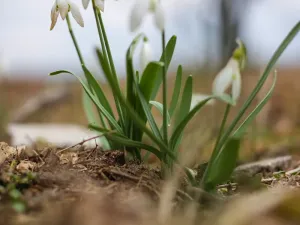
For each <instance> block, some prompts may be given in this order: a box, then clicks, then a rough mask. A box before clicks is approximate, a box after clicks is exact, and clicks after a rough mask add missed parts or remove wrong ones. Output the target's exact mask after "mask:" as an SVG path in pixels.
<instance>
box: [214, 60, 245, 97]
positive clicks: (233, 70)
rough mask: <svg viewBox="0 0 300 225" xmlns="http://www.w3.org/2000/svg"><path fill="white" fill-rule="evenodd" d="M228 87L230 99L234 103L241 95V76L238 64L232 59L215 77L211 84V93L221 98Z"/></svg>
mask: <svg viewBox="0 0 300 225" xmlns="http://www.w3.org/2000/svg"><path fill="white" fill-rule="evenodd" d="M230 86H231V97H232V99H233V100H234V102H236V100H237V99H238V98H239V96H240V93H241V74H240V68H239V62H238V61H237V60H235V59H232V58H231V59H230V60H229V62H228V63H227V65H226V66H225V67H224V68H223V69H222V70H221V71H220V72H219V74H218V75H217V76H216V78H215V80H214V83H213V93H214V94H215V95H218V96H222V95H224V93H225V91H226V90H227V88H229V87H230Z"/></svg>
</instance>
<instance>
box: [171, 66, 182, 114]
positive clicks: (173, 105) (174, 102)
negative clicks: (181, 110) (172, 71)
mask: <svg viewBox="0 0 300 225" xmlns="http://www.w3.org/2000/svg"><path fill="white" fill-rule="evenodd" d="M181 80H182V66H181V65H180V66H178V69H177V75H176V80H175V86H174V90H173V95H172V100H171V103H170V108H169V114H170V117H172V116H173V113H174V112H175V109H176V106H177V104H178V100H179V96H180V89H181Z"/></svg>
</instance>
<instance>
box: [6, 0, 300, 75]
mask: <svg viewBox="0 0 300 225" xmlns="http://www.w3.org/2000/svg"><path fill="white" fill-rule="evenodd" d="M73 1H74V2H76V3H78V5H80V7H81V12H82V13H83V18H84V21H85V28H81V27H79V26H78V25H77V24H76V23H75V21H74V20H72V22H73V27H74V30H75V33H76V36H77V38H78V42H79V43H80V46H81V49H82V52H83V55H84V57H85V60H86V62H87V64H88V66H89V67H90V68H91V70H93V71H96V70H97V68H98V67H97V63H96V57H95V55H94V47H95V46H96V45H98V43H99V42H98V36H97V32H96V27H95V22H94V17H93V13H92V8H91V5H90V6H89V8H88V10H87V11H84V10H83V8H82V6H81V0H73ZM134 1H135V0H119V1H114V0H107V1H106V3H105V4H106V5H105V8H106V9H105V13H104V20H105V24H106V27H107V32H108V36H109V39H110V40H111V48H112V52H113V57H114V59H115V62H116V66H117V70H118V71H120V72H122V71H124V68H125V65H124V64H125V51H126V49H127V47H128V45H129V43H130V42H131V40H132V38H133V37H134V36H135V35H136V33H135V34H132V33H130V32H129V29H128V27H129V25H128V22H129V21H128V18H129V13H130V9H131V7H132V5H133V3H134ZM162 1H163V5H164V7H165V11H166V14H167V37H170V36H171V35H172V34H176V35H177V36H178V45H177V48H176V53H175V62H174V63H175V64H176V63H178V62H179V61H180V62H181V61H183V62H182V64H183V65H195V64H197V65H202V63H204V59H205V54H206V52H207V51H209V52H212V53H213V54H212V55H211V57H212V58H213V59H216V58H217V54H216V49H217V45H216V41H217V35H218V34H216V33H212V35H211V37H208V38H209V40H210V44H209V45H206V44H205V43H206V40H207V39H206V37H205V35H204V34H205V31H204V28H203V25H204V21H205V20H206V21H207V22H208V23H210V24H215V25H217V24H216V21H217V19H218V18H217V12H216V10H215V9H214V7H213V6H214V4H213V3H214V2H216V1H218V0H162ZM243 1H246V0H237V2H239V3H241V2H243ZM53 2H54V0H13V1H12V0H0V62H3V64H4V66H5V69H6V70H7V71H9V73H10V74H13V76H14V77H12V78H18V77H20V76H22V74H26V75H34V76H39V77H40V78H41V77H42V76H45V77H46V76H47V74H48V73H49V72H51V71H54V70H58V69H68V70H72V71H75V72H76V71H80V65H79V63H78V59H77V55H76V54H75V50H74V47H73V45H72V42H71V39H70V36H69V34H68V31H67V26H66V23H65V22H63V21H62V20H61V19H60V18H59V19H58V22H57V25H56V27H55V28H54V30H53V31H51V32H50V31H49V26H50V10H51V7H52V5H53ZM251 2H252V3H251V4H249V5H248V6H247V8H246V10H245V11H244V12H243V15H244V20H243V23H242V33H241V38H242V40H244V42H245V43H246V45H247V47H248V51H249V57H250V59H251V61H252V62H255V63H258V62H260V63H261V64H264V63H266V62H267V60H268V59H269V58H270V57H271V55H272V54H273V52H274V51H275V49H276V47H277V46H278V45H279V43H280V42H281V41H282V39H283V38H284V37H285V36H286V34H287V33H288V32H289V30H290V29H291V28H292V27H293V26H294V25H295V23H296V22H298V21H299V19H300V1H299V0H253V1H251ZM139 31H144V32H145V33H146V34H147V35H148V37H149V39H150V42H151V45H152V46H153V49H154V52H155V54H154V59H157V57H158V56H159V54H160V42H159V40H160V34H159V32H158V30H157V29H156V28H155V27H154V25H153V23H152V17H151V16H148V17H147V19H146V21H145V22H144V23H143V26H142V27H141V29H140V30H139ZM206 46H207V47H208V48H209V49H207V48H206ZM298 56H300V35H298V37H297V38H296V39H295V41H294V42H293V44H292V45H291V46H290V47H289V49H288V51H287V52H285V54H284V57H282V58H281V60H280V62H281V64H284V65H293V64H294V65H299V63H300V61H299V57H298ZM0 64H1V63H0Z"/></svg>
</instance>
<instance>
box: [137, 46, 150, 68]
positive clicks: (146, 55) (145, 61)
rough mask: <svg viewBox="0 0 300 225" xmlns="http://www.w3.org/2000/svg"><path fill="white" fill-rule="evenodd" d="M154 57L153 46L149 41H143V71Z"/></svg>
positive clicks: (141, 54) (141, 66) (141, 64)
mask: <svg viewBox="0 0 300 225" xmlns="http://www.w3.org/2000/svg"><path fill="white" fill-rule="evenodd" d="M151 58H152V50H151V46H150V44H149V42H148V41H144V42H143V46H142V49H141V53H140V69H141V72H143V71H144V70H145V68H146V67H147V65H148V63H149V62H150V61H151Z"/></svg>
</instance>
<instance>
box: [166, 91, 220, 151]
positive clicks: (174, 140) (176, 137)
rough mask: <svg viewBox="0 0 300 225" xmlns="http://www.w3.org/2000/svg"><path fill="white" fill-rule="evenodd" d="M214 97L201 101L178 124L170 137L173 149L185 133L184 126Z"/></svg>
mask: <svg viewBox="0 0 300 225" xmlns="http://www.w3.org/2000/svg"><path fill="white" fill-rule="evenodd" d="M212 98H215V97H214V96H211V97H208V98H207V99H205V100H203V101H201V102H199V103H198V104H197V105H195V107H194V108H193V109H192V110H191V111H190V112H189V113H188V114H187V115H186V117H185V118H184V119H183V120H182V121H181V123H179V124H178V126H177V127H176V128H175V130H174V132H173V134H172V136H171V139H170V147H171V149H174V148H175V146H176V145H177V142H178V141H179V137H180V136H181V134H182V133H183V130H184V128H185V127H186V125H187V124H188V123H189V121H190V120H191V119H192V118H193V117H194V116H195V114H196V113H197V112H199V110H200V109H201V108H202V107H203V106H204V105H205V104H206V103H207V102H208V101H209V100H210V99H212Z"/></svg>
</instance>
